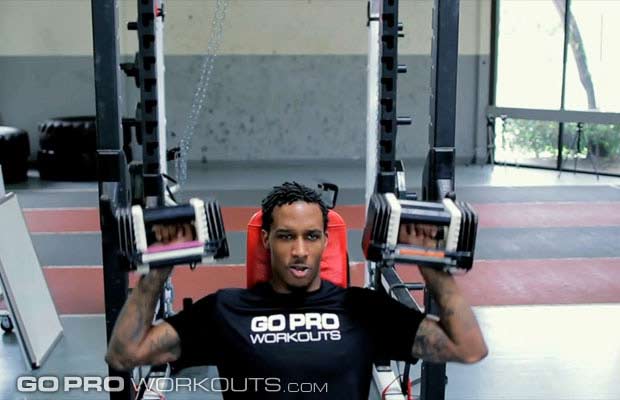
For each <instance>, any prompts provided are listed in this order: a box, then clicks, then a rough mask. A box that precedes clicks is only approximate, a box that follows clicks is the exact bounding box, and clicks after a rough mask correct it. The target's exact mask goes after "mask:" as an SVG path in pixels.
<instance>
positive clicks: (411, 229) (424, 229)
mask: <svg viewBox="0 0 620 400" xmlns="http://www.w3.org/2000/svg"><path fill="white" fill-rule="evenodd" d="M438 230H439V228H437V226H436V225H426V224H404V225H401V226H400V230H399V232H398V242H399V243H402V244H411V245H414V246H422V247H427V248H432V249H434V248H436V247H437V239H435V238H436V237H437V232H438Z"/></svg>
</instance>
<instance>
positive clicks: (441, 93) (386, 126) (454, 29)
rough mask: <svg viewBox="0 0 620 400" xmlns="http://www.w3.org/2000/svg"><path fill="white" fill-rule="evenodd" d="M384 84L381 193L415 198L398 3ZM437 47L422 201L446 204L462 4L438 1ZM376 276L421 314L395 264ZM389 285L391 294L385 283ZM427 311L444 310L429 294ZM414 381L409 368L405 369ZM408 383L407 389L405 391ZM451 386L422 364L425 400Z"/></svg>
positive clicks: (386, 32)
mask: <svg viewBox="0 0 620 400" xmlns="http://www.w3.org/2000/svg"><path fill="white" fill-rule="evenodd" d="M381 21H382V37H381V68H380V71H381V78H380V79H381V82H380V89H379V90H380V93H379V101H380V109H379V113H380V115H379V125H380V126H379V144H378V145H379V149H378V172H377V180H376V187H375V191H376V192H378V193H388V192H392V193H396V194H397V195H398V196H399V197H401V198H406V197H409V198H411V197H414V195H412V194H408V193H399V182H398V180H399V178H398V175H399V172H400V170H401V166H400V165H399V164H400V162H399V161H397V160H396V154H395V150H396V136H397V131H398V126H400V125H408V124H411V121H412V119H411V118H409V117H404V118H400V117H397V107H396V97H397V75H398V73H399V72H406V70H407V69H406V67H404V66H401V65H399V64H398V38H399V36H402V33H401V31H402V24H400V23H399V22H398V0H383V10H382V15H381ZM432 26H433V43H432V51H431V60H432V61H431V98H430V107H429V112H430V125H429V145H430V149H429V152H428V156H427V161H426V165H425V168H424V176H423V178H422V179H423V182H422V198H423V200H425V201H440V200H441V199H442V198H444V197H446V196H454V190H455V183H454V171H455V136H456V90H457V85H456V84H457V70H458V68H457V67H458V34H459V0H435V1H434V8H433V24H432ZM376 268H377V270H376V272H375V274H374V282H373V284H374V287H375V288H377V289H379V290H381V289H382V290H389V291H390V292H391V293H390V294H393V295H394V296H395V297H396V298H397V299H398V300H399V301H400V302H402V303H403V304H406V305H408V306H410V307H415V308H418V309H419V308H420V307H419V305H418V304H417V303H416V302H415V300H414V299H413V297H412V296H411V293H410V292H409V290H410V289H420V288H421V287H423V286H421V285H419V284H415V283H412V284H409V283H403V282H402V281H401V279H400V277H399V276H398V274H397V273H396V271H395V269H394V265H393V263H389V262H382V263H379V264H378V265H377V267H376ZM382 279H384V280H385V281H386V282H387V286H388V287H389V288H390V289H386V288H385V287H384V286H383V285H382V283H381V280H382ZM424 303H425V305H424V307H425V311H426V312H427V313H431V314H437V313H438V307H437V304H436V303H435V301H434V300H433V299H432V297H431V296H430V294H429V293H428V292H427V291H425V295H424ZM405 371H406V372H405V375H408V368H405ZM406 379H408V376H405V377H403V382H402V388H403V391H404V390H405V387H406V385H405V381H406ZM446 383H447V377H446V366H445V363H441V364H436V363H429V362H426V361H424V362H422V376H421V395H420V398H421V400H443V399H444V398H445V385H446Z"/></svg>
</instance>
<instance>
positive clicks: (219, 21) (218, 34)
mask: <svg viewBox="0 0 620 400" xmlns="http://www.w3.org/2000/svg"><path fill="white" fill-rule="evenodd" d="M227 7H228V0H217V1H216V4H215V14H214V15H213V20H212V21H211V29H212V33H211V37H210V38H209V43H208V45H207V51H206V54H205V55H204V57H203V59H202V66H201V68H200V78H199V79H198V84H197V85H196V89H195V90H194V96H193V98H192V106H191V109H190V112H189V115H188V116H187V122H186V125H185V129H184V130H183V135H182V137H181V141H180V149H181V152H180V157H178V158H177V159H176V162H175V163H176V178H177V180H178V181H179V184H180V185H183V184H184V183H185V182H186V181H187V158H188V155H189V150H190V147H191V143H192V138H193V136H194V133H195V130H196V125H197V124H198V119H199V117H200V114H201V113H202V110H203V109H204V106H205V100H206V97H207V89H208V88H209V82H210V81H211V75H212V72H213V67H214V65H215V64H214V61H215V58H216V57H217V53H218V51H219V48H220V44H221V43H222V36H223V33H224V19H225V18H226V8H227Z"/></svg>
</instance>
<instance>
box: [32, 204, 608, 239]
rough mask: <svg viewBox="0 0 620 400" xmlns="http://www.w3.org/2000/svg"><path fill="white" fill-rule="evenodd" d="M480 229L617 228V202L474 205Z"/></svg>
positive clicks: (51, 222) (87, 218)
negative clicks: (478, 217) (478, 216)
mask: <svg viewBox="0 0 620 400" xmlns="http://www.w3.org/2000/svg"><path fill="white" fill-rule="evenodd" d="M474 208H475V209H476V210H477V211H478V213H479V215H480V222H479V225H480V227H481V228H529V227H532V228H534V227H536V228H549V227H582V226H590V227H592V226H618V225H620V213H619V212H618V210H619V209H620V202H605V203H585V202H584V203H492V204H475V205H474ZM256 210H257V208H255V207H224V208H223V209H222V213H223V216H224V221H225V223H226V230H227V231H229V232H236V231H244V230H245V229H246V226H247V223H248V221H249V219H250V217H251V216H252V214H254V212H256ZM336 210H337V211H338V212H339V213H340V214H341V215H342V217H343V218H344V220H345V221H346V222H347V226H348V227H349V229H362V228H363V227H364V220H365V214H364V207H363V206H360V205H350V206H339V207H337V208H336ZM24 214H25V217H26V223H27V224H28V228H29V229H30V232H31V233H42V232H97V231H99V230H100V228H99V214H98V210H97V209H95V208H85V209H73V210H72V209H62V210H53V209H52V210H46V209H28V210H25V211H24Z"/></svg>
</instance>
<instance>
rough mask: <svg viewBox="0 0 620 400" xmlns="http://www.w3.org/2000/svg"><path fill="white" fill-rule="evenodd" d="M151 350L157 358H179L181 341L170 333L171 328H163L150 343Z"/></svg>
mask: <svg viewBox="0 0 620 400" xmlns="http://www.w3.org/2000/svg"><path fill="white" fill-rule="evenodd" d="M149 350H150V352H151V353H152V354H154V355H155V357H160V356H164V357H166V356H168V355H169V356H173V357H174V358H178V357H179V356H180V355H181V347H180V346H179V339H178V337H175V335H173V334H172V333H171V332H170V328H169V327H162V328H161V332H156V333H155V335H154V336H153V337H152V338H151V341H150V343H149Z"/></svg>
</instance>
